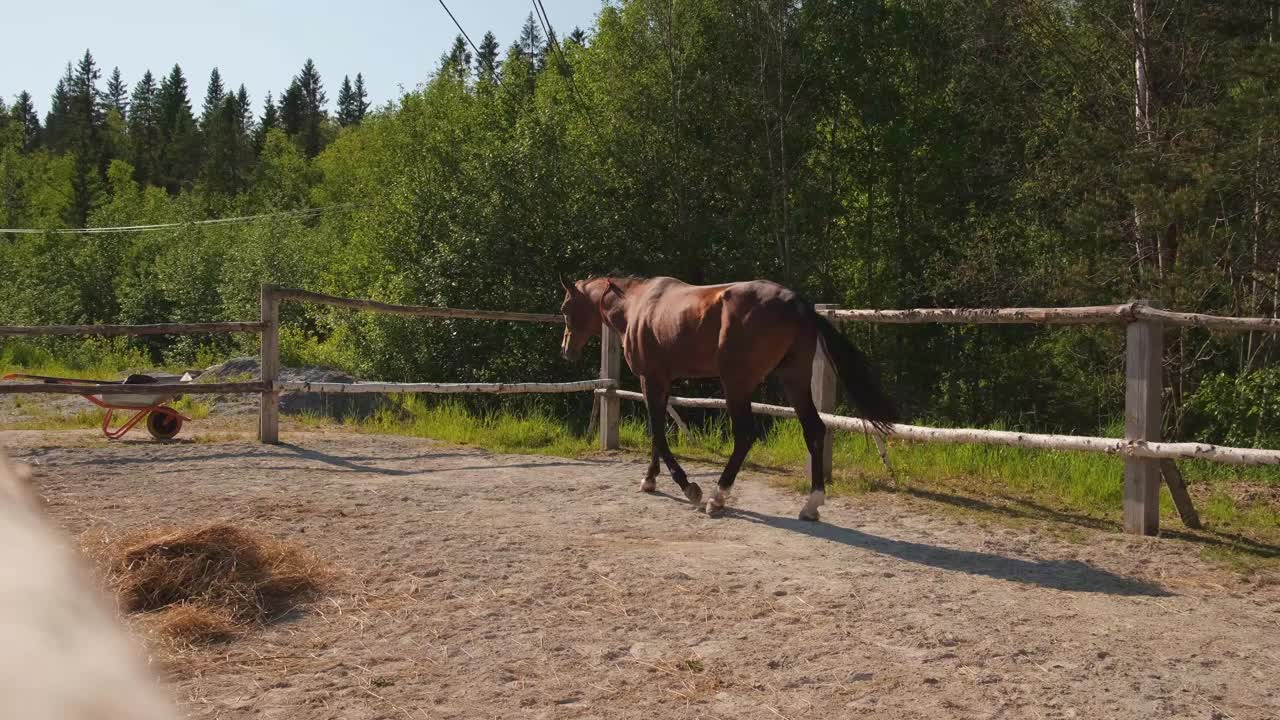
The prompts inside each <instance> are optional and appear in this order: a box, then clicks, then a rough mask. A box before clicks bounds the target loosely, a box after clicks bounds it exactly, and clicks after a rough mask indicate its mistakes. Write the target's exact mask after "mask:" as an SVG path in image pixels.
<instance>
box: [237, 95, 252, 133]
mask: <svg viewBox="0 0 1280 720" xmlns="http://www.w3.org/2000/svg"><path fill="white" fill-rule="evenodd" d="M236 110H237V112H238V116H237V118H236V127H237V129H238V130H239V131H240V134H241V135H244V136H246V137H248V136H249V135H251V134H252V133H253V106H252V105H250V103H249V91H248V90H247V89H246V88H245V86H244V83H241V84H240V89H238V90H236Z"/></svg>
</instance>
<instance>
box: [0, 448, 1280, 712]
mask: <svg viewBox="0 0 1280 720" xmlns="http://www.w3.org/2000/svg"><path fill="white" fill-rule="evenodd" d="M90 437H91V434H90V433H85V432H69V433H37V432H0V445H3V446H5V447H7V448H9V449H10V451H11V452H12V453H14V454H15V455H16V456H17V457H18V458H19V459H22V460H24V461H26V462H29V463H32V464H34V465H36V466H37V479H38V482H39V484H40V486H41V488H42V491H43V494H44V496H45V498H46V500H47V502H48V504H49V508H50V511H51V513H52V514H53V515H54V516H55V517H56V518H57V519H58V520H59V521H60V522H61V523H62V524H63V525H64V526H65V527H66V528H67V529H68V530H69V531H71V532H80V531H82V530H84V529H86V528H88V527H90V526H93V525H103V524H105V525H108V526H117V527H121V528H125V527H135V526H140V525H151V524H156V523H176V524H183V525H186V524H195V523H201V522H206V521H210V520H215V519H231V520H234V521H236V522H240V523H244V524H246V525H251V526H254V527H257V528H260V529H263V530H267V531H270V532H273V533H276V534H279V535H282V536H286V537H289V538H292V539H294V540H297V541H299V542H301V543H303V544H305V545H306V546H307V547H309V548H310V549H311V550H313V551H315V552H317V553H319V554H321V555H323V556H324V557H326V558H328V559H329V560H330V561H331V562H332V563H333V564H334V565H336V566H338V567H339V568H341V569H343V570H344V571H345V572H346V573H347V575H348V577H347V579H346V580H344V581H343V583H342V585H341V587H339V588H338V589H336V590H335V591H334V593H333V594H332V596H331V597H329V598H326V599H324V600H323V601H321V602H319V603H317V604H316V606H315V607H314V608H312V610H311V612H310V613H308V614H304V615H302V616H301V617H300V618H299V619H296V620H292V621H289V622H286V623H282V624H279V625H275V626H272V627H269V628H266V629H264V630H262V631H259V632H257V633H255V634H253V635H251V636H249V637H246V638H243V639H240V640H237V641H234V642H232V643H230V644H227V645H222V646H215V647H213V648H212V649H208V650H202V651H198V652H191V653H187V654H185V655H183V656H181V657H178V658H177V659H176V660H174V661H172V662H171V663H170V664H169V668H170V673H169V674H170V679H171V683H172V685H173V689H174V693H175V695H176V697H177V698H178V699H179V701H180V702H181V703H182V705H183V708H184V710H185V711H186V712H188V713H189V714H190V715H191V716H192V717H200V718H250V717H252V718H297V719H310V718H356V719H363V718H404V717H412V718H418V717H422V718H622V719H624V720H626V719H639V718H643V719H645V720H651V719H653V718H850V717H883V718H997V717H1005V718H1077V717H1078V718H1201V719H1212V718H1222V719H1237V720H1245V719H1261V718H1277V717H1280V680H1278V679H1277V674H1276V670H1277V668H1278V667H1280V588H1278V587H1277V586H1275V585H1270V586H1268V585H1265V584H1262V583H1257V582H1254V583H1243V582H1241V581H1240V580H1239V579H1237V578H1235V577H1233V576H1232V575H1231V574H1230V573H1227V572H1226V571H1224V570H1220V569H1216V568H1215V567H1214V566H1212V565H1210V564H1208V563H1206V562H1205V561H1203V560H1201V559H1200V557H1199V550H1198V548H1196V547H1195V546H1192V545H1190V544H1188V543H1185V542H1180V541H1175V540H1167V539H1163V540H1157V539H1144V538H1130V537H1124V536H1119V535H1114V534H1106V533H1096V532H1093V531H1084V532H1083V533H1081V532H1080V531H1073V532H1072V533H1068V534H1064V533H1062V532H1058V531H1056V530H1055V528H1054V527H1053V526H1050V525H1048V524H1041V525H1036V524H1031V525H1029V526H1024V527H1019V528H1010V527H1001V526H1000V525H999V524H998V523H997V524H993V523H987V522H984V521H979V520H973V519H968V518H966V517H964V516H961V517H957V516H956V515H955V514H939V513H936V512H933V513H931V512H927V511H925V510H924V509H922V507H921V505H920V503H918V502H913V501H910V500H908V499H904V498H902V497H901V496H882V495H873V496H868V497H862V498H856V499H853V500H841V499H832V500H829V501H828V504H827V506H826V507H825V508H824V515H823V519H824V522H822V523H820V524H813V523H804V522H801V521H799V520H796V519H794V518H795V514H796V512H797V511H798V510H799V508H800V505H801V502H802V498H800V497H799V496H796V495H792V494H788V493H785V492H782V491H779V490H776V489H774V488H772V487H770V486H769V485H768V483H767V482H766V481H765V479H764V478H762V476H760V475H759V474H752V473H744V477H743V478H742V479H741V480H740V481H739V484H738V488H737V491H736V493H735V497H734V499H733V506H734V509H733V510H731V511H730V512H729V513H727V514H726V515H725V516H724V517H721V518H714V519H713V518H708V517H706V516H705V515H703V514H701V513H698V512H695V511H694V510H693V509H692V508H691V507H690V506H689V505H688V504H687V503H685V502H684V501H683V499H679V500H678V499H676V496H675V495H676V493H675V488H674V485H672V484H671V483H670V481H669V480H665V478H664V480H663V481H662V482H660V484H659V488H660V490H662V491H663V494H659V495H657V496H651V495H644V494H641V493H640V492H638V491H637V488H638V485H639V480H640V477H641V475H642V473H643V464H642V462H641V461H640V459H638V458H633V457H626V456H616V457H601V458H598V459H595V460H589V461H572V460H563V459H557V458H544V457H516V456H504V455H492V454H488V453H484V452H480V451H475V450H469V449H459V448H455V447H449V446H445V445H439V444H433V443H430V442H426V441H421V440H413V439H406V438H393V437H383V436H371V435H346V434H328V433H296V432H291V433H287V435H286V439H287V440H288V441H289V442H290V444H287V445H282V446H279V447H265V446H260V445H257V444H254V443H251V442H248V441H234V442H219V443H190V442H185V443H184V442H178V443H172V444H158V443H153V442H150V441H147V440H142V439H139V440H138V441H133V442H122V443H115V444H110V445H108V444H106V443H104V442H102V441H100V440H92V439H89V438H90ZM691 470H692V474H693V475H694V476H695V479H697V480H698V481H699V482H700V483H701V484H702V486H703V488H704V489H706V490H709V489H710V488H711V487H712V486H713V484H714V476H715V474H716V472H717V468H714V467H706V466H703V467H698V466H694V467H692V468H691Z"/></svg>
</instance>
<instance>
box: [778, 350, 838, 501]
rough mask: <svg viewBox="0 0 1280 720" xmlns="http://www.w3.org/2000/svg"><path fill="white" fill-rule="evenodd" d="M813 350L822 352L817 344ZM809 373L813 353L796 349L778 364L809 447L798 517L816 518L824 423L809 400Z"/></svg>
mask: <svg viewBox="0 0 1280 720" xmlns="http://www.w3.org/2000/svg"><path fill="white" fill-rule="evenodd" d="M817 352H822V350H821V348H817ZM812 376H813V354H812V353H810V352H803V353H796V354H795V355H793V356H791V357H788V358H787V360H786V361H785V362H784V363H783V364H782V365H781V366H780V367H779V368H778V378H779V379H780V380H781V381H782V387H783V390H785V391H786V393H787V400H788V401H789V402H790V403H791V407H793V408H795V411H796V419H798V420H799V421H800V427H801V429H802V430H803V431H804V444H805V446H806V447H807V448H808V449H809V464H810V469H809V477H810V478H811V481H810V486H809V500H808V501H807V502H806V503H805V504H804V508H803V509H802V510H800V519H801V520H817V519H818V508H819V507H821V506H822V505H823V503H825V502H826V497H827V484H826V478H824V477H823V475H822V473H823V470H824V469H825V468H824V467H823V464H824V463H823V461H822V458H823V445H824V444H825V443H826V440H827V426H826V423H824V422H822V418H821V417H820V416H819V415H818V408H817V406H816V405H814V403H813V390H812V389H811V386H810V381H811V379H812Z"/></svg>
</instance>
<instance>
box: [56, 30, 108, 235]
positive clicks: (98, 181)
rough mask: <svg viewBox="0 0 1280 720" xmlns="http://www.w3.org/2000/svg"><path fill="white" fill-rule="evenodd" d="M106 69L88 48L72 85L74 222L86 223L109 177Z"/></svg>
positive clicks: (69, 128)
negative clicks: (102, 86)
mask: <svg viewBox="0 0 1280 720" xmlns="http://www.w3.org/2000/svg"><path fill="white" fill-rule="evenodd" d="M101 78H102V71H101V70H99V69H98V64H97V63H96V62H95V61H94V59H93V54H92V53H90V52H89V51H88V50H85V51H84V56H83V57H82V58H81V59H80V62H79V64H77V65H76V71H75V75H74V77H73V78H72V83H71V85H70V87H69V88H68V93H67V99H68V103H69V104H68V108H69V112H68V115H67V120H66V125H65V132H64V136H65V137H66V140H67V149H68V150H70V151H71V152H72V153H74V156H75V169H74V172H73V174H72V178H71V192H72V201H71V207H70V209H69V217H68V218H67V219H68V220H69V221H70V222H72V223H73V224H75V225H77V226H82V225H83V224H84V222H85V221H86V220H87V219H88V217H89V211H90V210H92V209H93V207H94V205H95V204H97V202H98V200H99V193H100V192H101V190H102V186H103V182H104V180H105V178H106V171H107V163H108V162H110V160H111V157H110V154H109V152H108V148H107V142H106V132H105V130H106V118H105V114H104V112H103V102H102V100H103V98H102V94H101V93H100V91H99V90H98V80H100V79H101Z"/></svg>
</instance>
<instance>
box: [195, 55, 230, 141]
mask: <svg viewBox="0 0 1280 720" xmlns="http://www.w3.org/2000/svg"><path fill="white" fill-rule="evenodd" d="M226 97H227V88H226V87H225V86H224V85H223V84H222V73H220V72H218V68H216V67H215V68H214V69H213V70H212V71H211V72H210V73H209V85H208V86H207V87H206V88H205V91H204V104H203V105H201V106H200V129H201V130H207V129H208V128H210V127H211V126H212V125H214V124H216V123H217V121H218V118H219V116H220V115H221V113H222V105H223V101H224V100H226Z"/></svg>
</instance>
